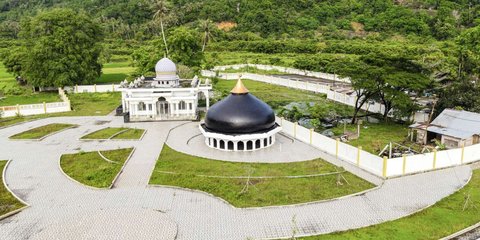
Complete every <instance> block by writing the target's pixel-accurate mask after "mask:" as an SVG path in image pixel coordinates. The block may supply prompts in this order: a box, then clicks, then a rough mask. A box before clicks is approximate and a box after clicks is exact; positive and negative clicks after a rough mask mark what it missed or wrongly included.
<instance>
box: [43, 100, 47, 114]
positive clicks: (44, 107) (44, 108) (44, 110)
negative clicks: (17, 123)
mask: <svg viewBox="0 0 480 240" xmlns="http://www.w3.org/2000/svg"><path fill="white" fill-rule="evenodd" d="M43 112H44V113H47V104H46V103H45V102H43Z"/></svg>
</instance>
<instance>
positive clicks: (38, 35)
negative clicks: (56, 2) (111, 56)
mask: <svg viewBox="0 0 480 240" xmlns="http://www.w3.org/2000/svg"><path fill="white" fill-rule="evenodd" d="M20 37H21V40H22V42H21V43H22V46H21V47H20V48H14V49H12V50H11V51H10V53H9V54H8V56H7V57H6V58H5V59H4V63H5V64H6V66H7V68H8V70H9V71H11V72H14V73H16V74H17V75H20V76H22V78H24V79H26V80H27V82H28V83H30V84H31V85H33V86H41V87H49V86H57V87H61V86H66V85H73V84H84V83H90V82H93V81H94V80H95V79H97V78H98V77H99V76H100V73H101V67H102V66H101V64H100V62H99V56H100V52H101V50H102V48H101V41H102V39H103V37H102V32H101V30H100V26H99V24H98V23H96V22H95V21H93V20H91V18H90V17H89V16H88V15H86V14H85V13H83V12H76V11H73V10H69V9H53V10H50V11H45V12H40V13H39V14H38V15H37V16H35V17H32V18H29V19H26V20H25V21H24V22H22V28H21V31H20Z"/></svg>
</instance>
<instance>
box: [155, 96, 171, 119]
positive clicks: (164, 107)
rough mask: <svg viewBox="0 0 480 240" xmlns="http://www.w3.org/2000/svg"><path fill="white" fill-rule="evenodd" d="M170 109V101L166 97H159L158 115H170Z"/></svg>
mask: <svg viewBox="0 0 480 240" xmlns="http://www.w3.org/2000/svg"><path fill="white" fill-rule="evenodd" d="M169 113H170V109H169V108H168V102H167V100H166V99H165V98H164V97H160V98H158V101H157V115H168V114H169Z"/></svg>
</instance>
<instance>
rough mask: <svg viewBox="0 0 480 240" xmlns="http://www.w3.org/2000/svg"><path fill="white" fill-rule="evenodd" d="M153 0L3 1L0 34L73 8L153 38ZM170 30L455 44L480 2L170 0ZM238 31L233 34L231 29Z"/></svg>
mask: <svg viewBox="0 0 480 240" xmlns="http://www.w3.org/2000/svg"><path fill="white" fill-rule="evenodd" d="M152 1H153V0H131V1H127V0H90V1H82V0H63V1H61V0H2V1H0V21H1V29H0V30H1V31H0V32H1V35H2V36H4V37H16V34H17V33H18V28H19V25H18V22H19V21H20V20H21V19H22V18H23V17H25V16H32V15H35V13H36V12H37V11H41V10H43V9H49V8H56V7H67V8H73V9H80V10H83V11H86V12H87V13H89V14H90V15H92V16H94V17H95V18H96V19H97V20H98V21H100V22H101V23H102V26H103V27H104V28H105V30H106V31H107V33H108V34H107V35H108V36H110V37H117V38H122V39H150V38H152V37H153V36H155V35H157V34H158V30H159V29H158V24H155V23H154V22H152V20H151V19H152V16H153V13H154V12H155V9H154V7H153V5H154V4H153V3H152ZM166 9H167V10H168V11H167V13H166V17H165V25H166V27H167V28H168V27H174V26H179V25H187V26H191V27H196V26H197V25H198V20H199V19H210V20H212V21H213V22H214V23H216V24H217V26H220V27H221V28H223V29H226V30H230V33H228V34H217V35H218V36H217V37H218V38H220V39H225V40H231V39H237V40H239V39H250V40H251V39H256V38H259V37H263V38H265V37H274V38H285V37H290V38H291V37H294V38H319V37H321V38H344V37H366V36H374V37H379V36H380V37H381V36H382V35H397V34H401V35H418V36H422V37H433V38H436V39H439V40H445V39H449V38H452V37H454V36H456V35H458V33H459V32H460V31H461V30H462V29H464V28H469V27H473V26H476V25H477V24H479V23H480V19H479V16H480V3H478V1H473V0H462V1H447V0H394V1H384V0H375V1H371V0H341V1H338V0H324V1H315V0H302V1H285V0H277V1H274V0H262V1H247V0H172V1H166ZM232 28H233V29H232Z"/></svg>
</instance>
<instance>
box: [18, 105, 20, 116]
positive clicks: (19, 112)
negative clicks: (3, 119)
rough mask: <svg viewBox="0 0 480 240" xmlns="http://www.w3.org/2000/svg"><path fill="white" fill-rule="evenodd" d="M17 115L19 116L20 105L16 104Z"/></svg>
mask: <svg viewBox="0 0 480 240" xmlns="http://www.w3.org/2000/svg"><path fill="white" fill-rule="evenodd" d="M17 115H20V105H18V104H17Z"/></svg>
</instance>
